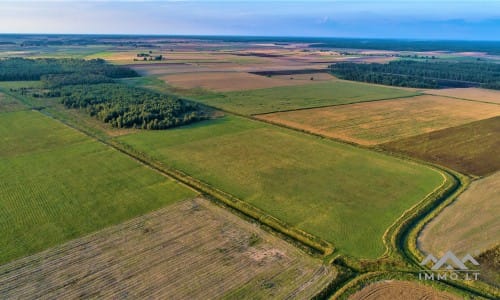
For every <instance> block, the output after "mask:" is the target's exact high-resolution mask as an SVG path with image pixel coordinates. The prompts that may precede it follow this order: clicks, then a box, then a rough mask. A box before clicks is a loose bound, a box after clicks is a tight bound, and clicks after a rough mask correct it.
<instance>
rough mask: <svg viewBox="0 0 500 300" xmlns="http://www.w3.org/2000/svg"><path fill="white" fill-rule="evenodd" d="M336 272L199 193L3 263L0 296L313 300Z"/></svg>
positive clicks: (0, 277)
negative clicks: (194, 196) (179, 201)
mask: <svg viewBox="0 0 500 300" xmlns="http://www.w3.org/2000/svg"><path fill="white" fill-rule="evenodd" d="M12 272H15V274H23V276H19V277H17V276H12ZM335 275H336V273H335V271H334V269H333V268H330V267H329V266H327V265H323V263H322V262H321V261H320V260H318V259H313V258H311V257H310V256H308V255H307V254H305V253H303V252H301V251H300V250H299V249H297V248H295V247H294V246H292V245H290V244H288V243H287V242H285V241H283V240H281V239H279V238H278V237H276V236H274V235H271V234H269V233H267V232H264V231H262V230H260V229H259V228H258V227H256V226H254V225H252V224H250V223H247V222H246V221H243V220H241V219H240V218H238V217H237V216H234V215H232V214H231V213H230V212H228V211H226V210H224V209H222V208H219V207H216V206H215V205H213V204H210V203H209V202H208V201H206V200H204V199H195V200H188V201H183V202H181V203H177V204H173V205H170V206H168V207H166V208H163V209H160V210H157V211H155V212H153V213H150V214H146V215H144V216H140V217H138V218H135V219H133V220H130V221H127V222H125V223H122V224H119V225H116V226H113V227H110V228H107V229H104V230H103V231H100V232H98V233H96V234H93V235H90V236H86V237H83V238H81V239H77V240H74V241H71V242H69V243H67V244H64V245H61V246H58V247H55V248H53V249H49V250H47V251H44V252H41V253H38V254H35V255H33V256H30V257H26V258H23V259H21V260H17V261H14V262H12V263H9V264H6V265H3V266H0V295H2V297H3V298H5V297H6V298H10V297H13V298H23V299H40V298H52V299H54V298H65V299H68V298H71V299H73V298H101V299H102V298H142V299H144V298H148V299H149V298H155V299H214V298H221V297H227V298H233V299H242V298H252V299H256V298H263V299H265V298H281V299H285V298H288V297H290V298H299V299H306V298H311V297H312V296H314V295H315V294H316V293H317V292H319V291H320V290H321V289H322V288H324V287H325V286H326V285H327V284H328V283H329V282H330V281H331V280H332V279H333V278H334V277H335Z"/></svg>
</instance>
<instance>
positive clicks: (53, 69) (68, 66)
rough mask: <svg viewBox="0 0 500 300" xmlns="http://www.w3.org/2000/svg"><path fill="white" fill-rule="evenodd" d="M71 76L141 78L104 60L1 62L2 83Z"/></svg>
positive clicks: (23, 60) (0, 75)
mask: <svg viewBox="0 0 500 300" xmlns="http://www.w3.org/2000/svg"><path fill="white" fill-rule="evenodd" d="M55 74H57V75H59V78H61V77H64V76H66V75H70V74H80V76H81V77H83V76H86V75H90V74H92V75H101V76H105V77H108V78H125V77H136V76H139V75H138V74H137V72H135V71H134V70H132V69H130V68H127V67H121V66H115V65H110V64H107V63H106V62H105V61H104V60H103V59H92V60H84V59H74V58H63V59H56V58H40V59H26V58H9V59H3V60H0V81H22V80H41V79H42V77H43V76H47V75H55Z"/></svg>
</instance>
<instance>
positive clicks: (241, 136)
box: [117, 116, 443, 258]
mask: <svg viewBox="0 0 500 300" xmlns="http://www.w3.org/2000/svg"><path fill="white" fill-rule="evenodd" d="M117 140H118V141H120V142H123V143H125V144H127V145H130V146H131V147H134V148H135V149H137V150H138V151H141V152H144V153H147V154H148V155H149V156H151V157H153V158H154V159H157V160H159V161H162V162H164V163H165V164H166V165H167V166H171V167H174V168H177V169H179V170H181V171H184V172H186V173H188V174H189V175H191V176H193V177H195V178H198V179H200V180H202V181H204V182H207V183H208V184H210V185H212V186H214V187H216V188H219V189H221V190H224V191H227V192H229V193H231V194H233V195H235V196H237V197H238V198H240V199H242V200H244V201H246V202H248V203H250V204H252V205H254V206H256V207H258V208H260V209H262V210H264V211H266V212H268V213H270V214H271V215H273V216H275V217H277V218H279V219H281V220H283V221H285V222H287V223H288V224H290V225H292V226H295V227H297V228H300V229H303V230H305V231H307V232H310V233H312V234H314V235H316V236H319V237H321V238H323V239H325V240H327V241H330V242H332V243H333V244H334V245H335V246H336V247H337V248H338V249H339V250H340V251H341V252H342V253H348V254H351V255H354V256H358V257H370V258H374V257H377V256H379V255H381V254H383V252H384V249H385V248H384V245H383V243H382V235H383V233H384V231H385V230H386V228H387V227H389V226H390V225H391V224H392V223H393V222H394V221H395V220H396V219H397V218H398V217H399V216H400V215H401V214H402V213H403V211H405V210H406V209H408V207H411V206H412V205H413V204H415V203H417V202H418V201H420V200H422V199H423V198H424V197H425V195H427V194H428V193H429V192H431V191H432V190H433V189H435V188H436V187H437V186H439V185H440V184H441V183H442V181H443V177H442V176H441V174H440V173H439V172H437V171H435V170H433V169H430V168H428V167H426V166H422V165H419V164H415V163H411V162H407V161H403V160H399V159H396V158H392V157H390V156H386V155H383V154H379V153H376V152H373V151H368V150H364V149H360V148H357V147H352V146H348V145H345V144H340V143H336V142H333V141H329V140H324V139H320V138H316V137H312V136H309V135H306V134H302V133H298V132H294V131H292V130H288V129H283V128H278V127H275V126H272V125H267V124H264V123H261V122H256V121H250V120H246V119H244V118H240V117H233V116H228V117H224V118H220V119H216V120H212V121H206V122H201V123H199V124H196V125H192V126H186V127H182V128H179V129H174V130H168V131H163V132H141V133H137V134H130V135H125V136H121V137H119V138H117ZM374 216H376V217H374Z"/></svg>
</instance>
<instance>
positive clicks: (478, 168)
mask: <svg viewBox="0 0 500 300" xmlns="http://www.w3.org/2000/svg"><path fill="white" fill-rule="evenodd" d="M499 132H500V117H495V118H490V119H486V120H481V121H477V122H473V123H469V124H465V125H461V126H457V127H451V128H447V129H443V130H439V131H435V132H431V133H426V134H422V135H418V136H414V137H410V138H405V139H402V140H398V141H394V142H389V143H387V144H383V145H381V147H382V148H384V149H386V150H390V151H395V152H401V153H404V154H406V155H409V156H414V157H417V158H419V159H423V160H428V161H431V162H434V163H436V164H440V165H444V166H447V167H450V168H452V169H455V170H457V171H460V172H462V173H466V174H473V175H479V176H484V175H488V174H491V173H493V172H495V171H498V170H500V155H498V149H500V139H499V138H498V133H499Z"/></svg>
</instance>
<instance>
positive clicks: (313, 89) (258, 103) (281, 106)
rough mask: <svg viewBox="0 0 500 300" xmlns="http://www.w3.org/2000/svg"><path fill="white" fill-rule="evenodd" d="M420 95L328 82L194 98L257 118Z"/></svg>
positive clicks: (399, 90) (343, 82)
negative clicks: (273, 114) (299, 110)
mask: <svg viewBox="0 0 500 300" xmlns="http://www.w3.org/2000/svg"><path fill="white" fill-rule="evenodd" d="M414 95H416V93H415V92H412V91H407V90H403V89H396V88H389V87H382V86H376V85H370V84H363V83H356V82H347V81H328V82H322V83H318V84H307V85H297V86H286V87H274V88H268V89H258V90H246V91H237V92H227V93H211V92H206V91H203V92H202V93H199V94H197V93H195V94H193V95H192V96H194V98H195V99H196V100H199V101H200V102H202V103H205V104H207V105H211V106H215V107H217V108H221V109H224V110H227V111H230V112H235V113H239V114H245V115H255V114H262V113H269V112H274V111H285V110H293V109H300V108H310V107H319V106H328V105H339V104H347V103H356V102H364V101H372V100H381V99H390V98H400V97H408V96H414Z"/></svg>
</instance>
